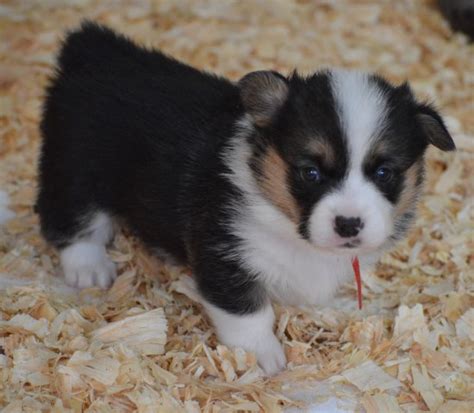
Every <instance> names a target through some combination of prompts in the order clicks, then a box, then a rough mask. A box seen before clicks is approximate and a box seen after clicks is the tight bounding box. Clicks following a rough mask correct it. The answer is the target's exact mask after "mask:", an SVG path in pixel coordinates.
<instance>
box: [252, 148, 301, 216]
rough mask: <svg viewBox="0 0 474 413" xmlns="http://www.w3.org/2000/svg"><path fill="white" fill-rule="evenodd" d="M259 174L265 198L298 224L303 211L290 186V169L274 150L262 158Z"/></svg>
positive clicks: (259, 181)
mask: <svg viewBox="0 0 474 413" xmlns="http://www.w3.org/2000/svg"><path fill="white" fill-rule="evenodd" d="M259 172H260V174H259V175H258V184H259V186H260V189H261V191H262V193H263V194H264V196H265V197H266V198H267V199H268V200H269V201H271V202H272V203H273V204H274V205H276V206H277V207H278V208H279V209H280V210H281V211H282V212H283V213H284V214H285V215H286V216H287V217H288V218H289V219H290V220H291V221H292V222H294V223H295V224H298V223H299V220H300V216H301V211H300V208H299V206H298V203H297V201H296V199H295V198H294V197H293V195H292V194H291V192H290V188H289V186H288V182H287V177H288V172H289V167H288V164H287V163H286V162H285V161H284V160H283V159H282V157H281V156H280V155H279V154H278V152H277V151H276V150H275V149H274V148H269V149H268V150H267V152H266V153H265V154H264V155H263V157H262V158H261V161H260V165H259Z"/></svg>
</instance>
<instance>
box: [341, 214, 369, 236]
mask: <svg viewBox="0 0 474 413" xmlns="http://www.w3.org/2000/svg"><path fill="white" fill-rule="evenodd" d="M334 223H335V225H334V230H335V231H336V232H337V233H338V234H339V235H340V236H341V237H344V238H349V237H355V236H356V235H357V234H358V233H359V231H360V230H361V229H362V228H363V227H364V224H363V222H362V221H361V220H360V218H354V217H350V218H348V217H343V216H341V215H338V216H337V217H336V219H335V221H334Z"/></svg>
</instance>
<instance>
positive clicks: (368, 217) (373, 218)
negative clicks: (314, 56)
mask: <svg viewBox="0 0 474 413" xmlns="http://www.w3.org/2000/svg"><path fill="white" fill-rule="evenodd" d="M330 78H331V88H332V92H333V95H334V99H335V104H336V111H337V113H338V116H339V119H340V123H341V127H342V130H343V133H344V136H345V140H346V142H347V149H348V156H349V165H348V167H349V170H348V172H347V175H346V177H345V178H344V182H343V183H342V185H341V186H340V187H339V188H338V189H337V190H336V191H334V192H331V193H329V194H328V195H327V196H325V197H324V198H323V199H322V200H321V201H320V202H319V203H317V204H316V206H315V208H314V210H313V212H312V214H311V217H310V220H309V228H310V231H309V232H310V236H311V239H312V240H313V242H314V243H315V244H316V245H318V246H321V247H327V248H333V247H336V246H338V245H341V243H342V242H343V240H342V239H341V238H340V237H339V235H338V234H337V233H336V231H335V229H334V220H335V218H336V216H338V215H342V216H346V217H358V218H360V219H361V221H362V222H363V224H364V226H363V229H362V230H361V231H360V232H359V234H358V235H357V238H358V240H359V241H360V248H364V249H366V250H374V249H376V248H378V247H380V246H381V245H382V244H383V243H384V242H385V240H386V239H387V238H388V237H389V235H390V234H391V232H392V227H393V222H392V221H393V220H392V209H393V208H392V205H391V204H390V203H389V202H388V201H387V199H385V197H384V196H383V194H382V193H381V192H380V191H379V190H378V189H377V187H376V186H375V185H374V184H373V182H371V181H370V180H369V179H367V177H366V176H365V175H364V172H363V162H364V157H365V155H366V153H367V152H368V150H369V149H370V146H371V144H372V142H373V140H374V138H375V139H376V138H377V137H378V136H379V135H380V133H381V132H382V130H383V128H384V127H385V123H386V118H387V101H386V97H385V95H384V92H383V89H382V88H380V87H379V86H378V85H377V84H376V83H375V82H374V81H371V79H370V77H369V75H367V74H365V73H360V72H353V71H345V70H336V71H334V72H332V74H331V77H330Z"/></svg>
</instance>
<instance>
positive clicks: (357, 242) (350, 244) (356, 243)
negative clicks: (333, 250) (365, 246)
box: [339, 239, 361, 248]
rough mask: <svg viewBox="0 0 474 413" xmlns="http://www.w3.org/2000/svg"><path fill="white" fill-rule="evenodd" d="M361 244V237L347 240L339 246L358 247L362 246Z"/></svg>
mask: <svg viewBox="0 0 474 413" xmlns="http://www.w3.org/2000/svg"><path fill="white" fill-rule="evenodd" d="M360 244H361V240H360V239H353V240H350V241H347V242H345V243H344V244H342V245H339V248H357V247H359V246H360Z"/></svg>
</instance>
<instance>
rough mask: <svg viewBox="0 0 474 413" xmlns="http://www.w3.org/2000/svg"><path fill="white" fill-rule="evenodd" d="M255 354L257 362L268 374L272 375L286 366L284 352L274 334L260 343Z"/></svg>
mask: <svg viewBox="0 0 474 413" xmlns="http://www.w3.org/2000/svg"><path fill="white" fill-rule="evenodd" d="M255 355H256V356H257V360H258V364H259V365H260V367H261V368H262V369H263V371H264V372H265V374H267V375H268V376H274V375H275V374H277V373H279V372H280V371H282V370H284V369H285V367H286V356H285V352H284V351H283V347H282V345H281V344H280V342H279V341H278V339H277V338H276V337H275V335H274V334H272V335H271V336H270V337H268V338H266V339H265V340H264V341H263V342H262V343H260V345H259V349H258V350H256V351H255Z"/></svg>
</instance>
